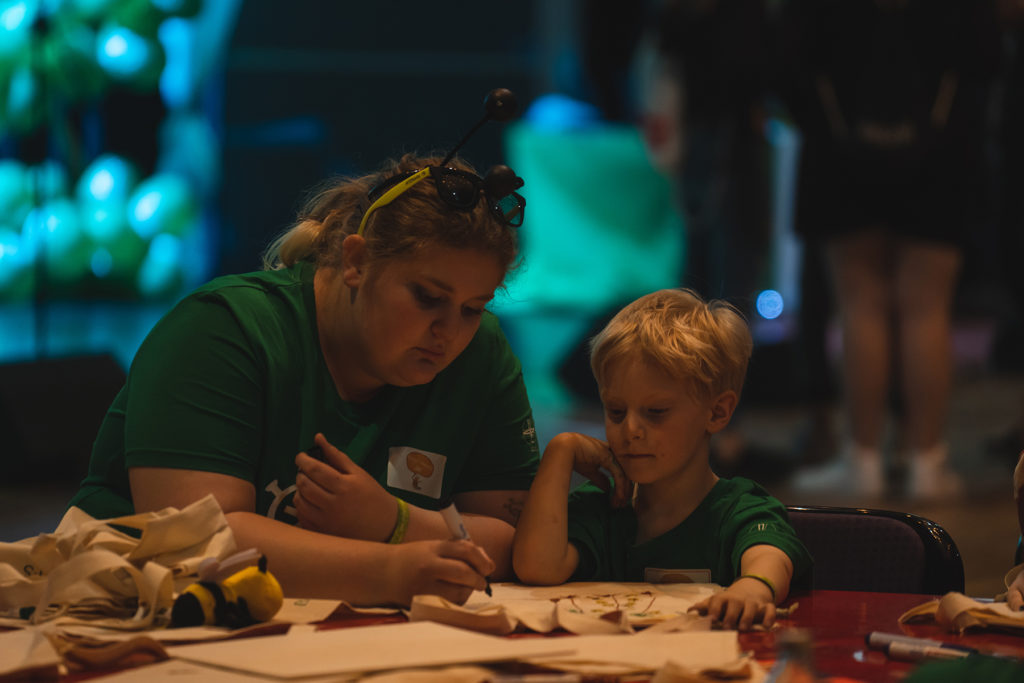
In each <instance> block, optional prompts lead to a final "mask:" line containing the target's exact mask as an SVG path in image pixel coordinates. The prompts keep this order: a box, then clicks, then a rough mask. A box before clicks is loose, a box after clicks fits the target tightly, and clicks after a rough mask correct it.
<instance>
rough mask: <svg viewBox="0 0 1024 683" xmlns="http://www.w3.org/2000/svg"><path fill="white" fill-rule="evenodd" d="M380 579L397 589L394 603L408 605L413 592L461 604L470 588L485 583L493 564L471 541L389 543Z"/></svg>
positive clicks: (471, 590) (468, 594)
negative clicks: (390, 550) (389, 556)
mask: <svg viewBox="0 0 1024 683" xmlns="http://www.w3.org/2000/svg"><path fill="white" fill-rule="evenodd" d="M392 547H393V548H394V552H393V553H392V555H391V558H392V559H391V561H390V563H389V566H388V568H386V569H385V570H384V571H385V574H384V578H385V580H388V581H390V582H391V585H393V586H395V588H396V590H397V591H398V595H397V596H396V602H397V603H399V604H401V605H405V606H408V605H409V604H410V603H411V602H412V598H413V596H414V595H439V596H441V597H442V598H444V599H445V600H448V601H450V602H454V603H456V604H459V605H461V604H462V603H464V602H466V600H467V599H468V598H469V596H470V594H471V593H472V592H473V591H474V590H483V589H484V588H485V587H486V586H487V580H486V579H485V578H484V577H486V576H487V575H489V574H491V573H492V572H494V569H495V566H494V562H492V561H491V558H490V557H488V556H487V553H486V552H484V550H483V549H482V548H481V547H480V546H478V545H476V544H475V543H473V542H471V541H461V540H458V541H456V540H452V541H415V542H412V543H403V544H401V545H396V546H392Z"/></svg>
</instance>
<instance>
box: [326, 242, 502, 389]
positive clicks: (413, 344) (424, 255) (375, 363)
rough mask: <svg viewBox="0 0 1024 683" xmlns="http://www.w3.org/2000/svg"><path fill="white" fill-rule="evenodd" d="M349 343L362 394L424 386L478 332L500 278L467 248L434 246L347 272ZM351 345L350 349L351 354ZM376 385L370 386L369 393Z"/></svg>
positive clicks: (493, 265) (497, 269)
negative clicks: (354, 354)
mask: <svg viewBox="0 0 1024 683" xmlns="http://www.w3.org/2000/svg"><path fill="white" fill-rule="evenodd" d="M343 277H344V280H345V283H346V284H348V286H349V288H350V290H351V291H352V298H351V299H350V301H351V307H352V317H351V328H350V329H349V330H348V334H350V335H351V338H350V341H351V342H352V343H353V344H352V345H350V344H345V346H347V347H349V348H350V349H352V350H355V351H356V352H357V353H358V354H359V356H360V362H358V363H355V364H350V363H349V362H348V361H350V360H351V359H347V360H346V361H344V362H345V365H346V366H349V367H351V366H352V365H355V366H357V368H358V369H356V372H358V371H359V370H362V372H363V373H364V375H365V376H364V377H362V378H361V380H362V381H360V382H358V384H359V385H363V384H364V383H365V384H367V385H368V386H364V387H363V388H364V389H367V390H372V389H374V388H378V387H379V386H382V385H384V384H393V385H396V386H414V385H417V384H426V383H427V382H430V381H431V380H433V379H434V377H435V376H436V375H437V373H439V372H440V371H441V370H443V369H444V368H446V367H448V365H449V364H450V363H451V362H452V361H453V360H455V358H456V357H457V356H458V355H459V354H460V353H462V351H463V350H464V349H465V348H466V346H467V345H468V344H469V342H470V340H471V339H472V338H473V335H474V334H476V331H477V328H478V327H479V326H480V317H481V315H482V314H483V311H484V306H485V305H486V304H487V303H488V302H489V301H490V300H491V299H492V298H493V297H494V290H495V289H497V287H498V286H499V285H500V284H501V281H502V279H503V277H504V271H503V269H502V268H501V266H500V264H499V262H498V259H497V258H496V257H495V256H493V255H491V254H487V253H484V252H480V251H477V250H473V249H455V248H450V247H432V248H430V249H427V250H425V251H422V252H420V253H418V254H416V255H415V256H410V257H405V258H400V259H393V260H388V261H384V262H379V263H373V264H368V265H366V266H363V267H361V268H357V267H353V266H350V267H346V268H345V270H344V271H343ZM353 345H354V348H353ZM374 383H376V386H372V385H373V384H374Z"/></svg>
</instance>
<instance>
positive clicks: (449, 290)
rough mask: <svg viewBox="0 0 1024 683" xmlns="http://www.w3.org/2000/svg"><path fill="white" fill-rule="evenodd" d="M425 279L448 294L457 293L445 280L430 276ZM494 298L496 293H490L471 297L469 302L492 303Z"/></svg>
mask: <svg viewBox="0 0 1024 683" xmlns="http://www.w3.org/2000/svg"><path fill="white" fill-rule="evenodd" d="M423 279H424V280H426V281H427V282H430V283H431V284H433V285H434V286H435V287H437V288H438V289H442V290H444V291H445V292H446V293H448V294H451V293H452V292H454V291H455V288H454V287H452V286H451V285H450V284H448V283H447V282H445V281H444V280H440V279H438V278H436V277H432V276H430V275H425V276H423ZM493 298H494V292H490V293H488V294H477V295H476V296H471V297H469V300H470V301H473V300H475V299H480V300H481V301H490V300H491V299H493Z"/></svg>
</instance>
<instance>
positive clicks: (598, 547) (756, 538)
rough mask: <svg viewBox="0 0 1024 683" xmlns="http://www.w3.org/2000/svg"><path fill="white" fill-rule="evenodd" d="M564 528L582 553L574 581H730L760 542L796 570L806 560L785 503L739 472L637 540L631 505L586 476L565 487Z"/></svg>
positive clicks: (807, 563)
mask: <svg viewBox="0 0 1024 683" xmlns="http://www.w3.org/2000/svg"><path fill="white" fill-rule="evenodd" d="M568 529H569V542H570V543H572V544H573V545H575V546H576V549H577V550H578V551H579V555H580V562H579V565H578V566H577V567H576V571H575V573H574V574H573V576H572V580H573V581H642V582H646V583H665V582H697V583H716V584H719V585H721V586H728V585H729V584H731V583H732V582H733V581H734V580H735V579H736V577H737V576H739V574H740V557H741V556H742V555H743V552H744V551H745V550H746V549H747V548H749V547H751V546H753V545H757V544H762V543H763V544H767V545H772V546H775V547H777V548H779V549H780V550H782V551H783V552H784V553H786V555H788V556H789V559H790V560H791V561H792V563H793V577H794V578H797V577H800V576H801V575H802V574H803V572H805V571H807V570H808V569H809V568H810V565H811V557H810V554H809V553H808V552H807V549H806V548H805V547H804V545H803V543H801V542H800V539H798V538H797V536H796V532H795V531H794V530H793V527H791V526H790V524H789V516H788V515H787V514H786V508H785V506H784V505H783V504H782V503H781V502H780V501H779V500H777V499H776V498H773V497H772V496H771V495H769V494H768V492H767V491H765V490H764V489H763V488H761V487H760V486H758V485H757V484H755V483H754V482H752V481H750V480H749V479H744V478H742V477H735V478H733V479H719V480H718V482H717V483H716V484H715V486H714V487H713V488H712V489H711V491H710V492H709V493H708V495H707V496H706V497H705V498H704V500H703V501H701V503H700V505H698V506H697V508H696V509H695V510H694V511H693V512H692V513H690V516H689V517H687V518H686V519H685V520H683V522H682V523H681V524H679V525H678V526H676V527H675V528H674V529H671V530H670V531H668V532H666V533H664V534H662V535H661V536H658V537H657V538H653V539H650V540H649V541H645V542H643V543H640V544H636V529H637V521H636V514H635V513H634V512H633V508H631V507H627V508H623V509H617V510H616V509H612V507H611V505H610V504H609V503H608V494H607V493H605V492H604V491H601V490H600V489H598V488H597V487H596V486H594V485H593V484H584V485H583V486H581V487H580V488H578V489H577V490H575V491H574V492H573V493H572V494H571V495H570V498H569V526H568Z"/></svg>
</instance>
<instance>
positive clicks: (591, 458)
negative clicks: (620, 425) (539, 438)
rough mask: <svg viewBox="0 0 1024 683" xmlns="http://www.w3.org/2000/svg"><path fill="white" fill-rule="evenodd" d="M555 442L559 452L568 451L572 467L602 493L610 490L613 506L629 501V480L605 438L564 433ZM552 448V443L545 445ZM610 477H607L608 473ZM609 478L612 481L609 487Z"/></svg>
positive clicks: (625, 503)
mask: <svg viewBox="0 0 1024 683" xmlns="http://www.w3.org/2000/svg"><path fill="white" fill-rule="evenodd" d="M555 439H557V440H558V443H557V444H556V445H555V448H557V449H558V451H560V452H566V451H571V452H572V456H573V465H572V468H573V469H574V470H575V471H576V472H579V473H580V474H582V475H583V476H584V477H586V478H587V479H589V480H590V481H592V482H594V484H595V485H596V486H597V487H598V488H599V489H601V490H602V491H605V492H610V493H611V504H612V507H624V506H626V505H628V504H629V499H630V497H631V495H632V493H633V486H632V482H631V481H630V480H629V478H628V477H627V476H626V473H625V472H623V471H622V466H621V465H619V461H618V460H616V459H615V455H614V454H613V453H612V449H611V448H610V447H609V446H608V443H607V442H606V441H601V440H600V439H595V438H594V437H592V436H587V435H586V434H578V433H575V432H566V433H564V434H559V435H557V436H556V437H555ZM548 448H549V449H551V445H550V444H549V445H548ZM606 471H607V473H608V474H611V476H612V479H611V480H609V478H608V474H606V473H605V472H606ZM612 480H614V482H615V486H614V488H613V487H612Z"/></svg>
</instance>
